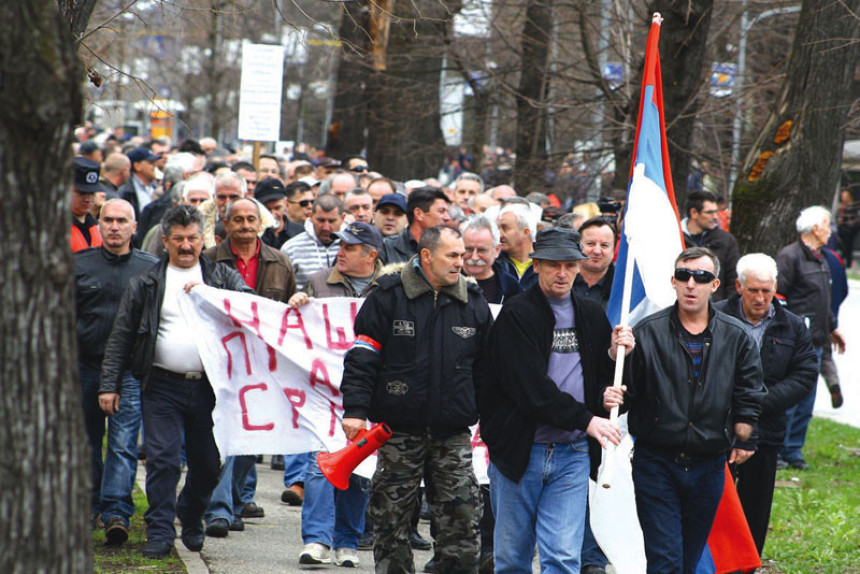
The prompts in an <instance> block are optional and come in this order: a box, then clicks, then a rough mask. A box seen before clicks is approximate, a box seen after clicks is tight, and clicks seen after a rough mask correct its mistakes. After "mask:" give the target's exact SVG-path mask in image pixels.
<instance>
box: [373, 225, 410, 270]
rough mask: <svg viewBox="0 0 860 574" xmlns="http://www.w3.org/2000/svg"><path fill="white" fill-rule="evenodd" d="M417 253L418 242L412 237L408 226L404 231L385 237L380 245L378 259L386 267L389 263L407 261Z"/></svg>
mask: <svg viewBox="0 0 860 574" xmlns="http://www.w3.org/2000/svg"><path fill="white" fill-rule="evenodd" d="M416 253H418V242H417V241H415V238H414V237H412V233H410V231H409V226H408V225H407V226H406V229H404V230H403V231H401V232H400V233H398V234H397V235H392V236H391V237H386V238H385V241H384V242H383V244H382V251H381V252H380V253H379V259H380V261H382V263H384V264H386V265H388V264H390V263H404V262H406V261H409V259H411V258H412V256H413V255H415V254H416Z"/></svg>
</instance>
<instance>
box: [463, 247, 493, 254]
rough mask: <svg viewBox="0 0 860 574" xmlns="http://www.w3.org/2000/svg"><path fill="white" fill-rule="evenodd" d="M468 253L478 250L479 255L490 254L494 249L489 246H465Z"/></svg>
mask: <svg viewBox="0 0 860 574" xmlns="http://www.w3.org/2000/svg"><path fill="white" fill-rule="evenodd" d="M465 251H466V255H469V254H470V253H472V252H473V251H477V252H478V255H488V254H489V253H490V251H492V249H490V248H489V247H466V248H465Z"/></svg>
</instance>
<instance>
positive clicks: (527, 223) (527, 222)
mask: <svg viewBox="0 0 860 574" xmlns="http://www.w3.org/2000/svg"><path fill="white" fill-rule="evenodd" d="M506 213H513V214H514V217H516V218H517V225H518V226H519V228H520V229H525V228H526V227H528V229H529V233H531V236H532V241H534V240H535V235H537V221H536V220H535V217H534V215H533V214H532V210H531V208H530V207H529V206H528V203H509V204H508V205H506V206H504V207H503V208H502V209H501V211H499V217H501V216H503V215H504V214H506Z"/></svg>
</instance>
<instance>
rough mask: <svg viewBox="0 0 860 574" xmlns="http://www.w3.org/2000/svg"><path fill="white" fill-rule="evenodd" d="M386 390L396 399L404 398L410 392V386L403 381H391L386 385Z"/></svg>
mask: <svg viewBox="0 0 860 574" xmlns="http://www.w3.org/2000/svg"><path fill="white" fill-rule="evenodd" d="M385 390H387V391H388V394H389V395H394V396H395V397H402V396H403V395H405V394H406V393H408V392H409V385H407V384H406V383H404V382H403V381H389V382H388V383H387V384H386V385H385Z"/></svg>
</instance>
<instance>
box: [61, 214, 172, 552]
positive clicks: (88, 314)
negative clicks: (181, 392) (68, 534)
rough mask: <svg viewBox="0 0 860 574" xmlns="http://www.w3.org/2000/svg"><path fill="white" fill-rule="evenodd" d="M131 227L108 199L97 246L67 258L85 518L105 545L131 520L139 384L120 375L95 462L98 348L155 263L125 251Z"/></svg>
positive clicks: (122, 536)
mask: <svg viewBox="0 0 860 574" xmlns="http://www.w3.org/2000/svg"><path fill="white" fill-rule="evenodd" d="M136 225H137V224H136V222H135V221H134V209H133V208H132V206H131V204H129V203H128V202H127V201H124V200H122V199H110V200H108V201H106V202H105V203H104V205H103V206H102V211H101V218H100V219H99V230H100V232H101V236H102V241H103V243H102V245H101V247H96V248H93V249H86V250H84V251H78V252H77V253H76V254H75V286H76V291H75V295H76V297H75V303H76V305H75V309H76V311H77V332H78V357H79V359H78V365H79V370H80V371H79V372H80V381H81V390H82V392H83V395H82V399H83V407H84V424H85V425H86V429H87V437H88V438H89V442H90V450H91V452H92V476H93V497H92V513H93V516H94V517H95V516H98V515H99V514H101V520H102V522H103V523H104V525H105V540H106V543H107V544H108V545H110V546H118V545H120V544H122V543H123V542H125V541H126V540H127V539H128V521H129V518H131V515H132V514H134V502H133V501H132V498H131V491H132V488H133V487H134V476H135V474H136V473H137V435H138V432H139V431H140V382H139V381H138V380H137V379H135V378H134V377H133V376H132V374H131V373H130V372H129V371H125V372H123V373H122V380H123V387H124V393H123V397H122V400H121V401H120V403H119V409H118V410H117V412H116V414H115V415H114V416H112V417H111V418H110V422H109V425H108V433H107V435H108V438H107V451H106V455H105V457H104V462H102V444H103V442H102V441H103V439H104V434H105V413H104V412H103V411H102V410H101V408H100V407H99V396H98V392H99V373H100V370H101V364H102V359H103V358H104V351H105V343H106V342H107V339H108V336H109V335H110V331H111V327H113V323H114V320H115V319H116V315H117V311H118V310H119V303H120V300H121V299H122V296H123V293H125V289H126V287H127V286H128V283H129V281H130V280H131V278H132V277H134V276H135V275H138V274H140V273H142V272H143V271H146V270H147V269H149V268H150V267H152V266H153V265H155V264H156V263H157V262H158V259H157V258H156V257H154V256H152V255H150V254H148V253H144V252H143V251H140V250H138V249H134V248H132V247H131V239H132V237H133V236H134V231H135V227H136Z"/></svg>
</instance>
